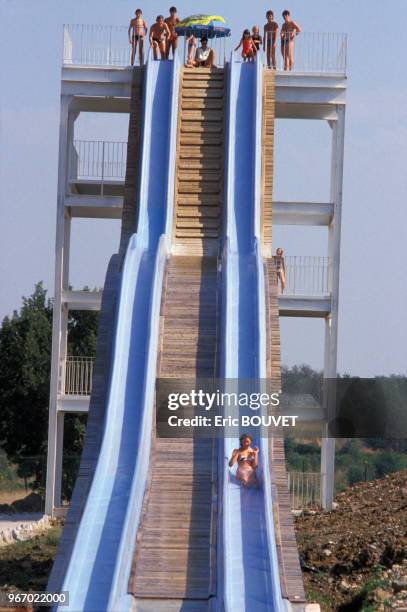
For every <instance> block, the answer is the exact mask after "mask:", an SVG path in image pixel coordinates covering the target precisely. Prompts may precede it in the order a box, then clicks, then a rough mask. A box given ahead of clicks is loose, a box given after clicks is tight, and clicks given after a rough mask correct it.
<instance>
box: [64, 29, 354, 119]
mask: <svg viewBox="0 0 407 612" xmlns="http://www.w3.org/2000/svg"><path fill="white" fill-rule="evenodd" d="M230 40H231V39H213V40H210V43H209V44H210V46H212V47H213V48H214V50H215V62H216V66H217V67H219V68H223V67H224V65H225V63H226V62H227V61H229V58H230V57H231V54H230V49H229V47H231V46H232V45H231V43H230ZM198 44H199V43H198ZM149 46H150V45H149V41H148V37H146V40H145V44H144V57H145V58H146V57H147V54H148V51H149ZM130 51H131V47H130V45H129V42H128V35H127V28H126V27H122V26H95V25H65V26H64V45H63V58H62V88H61V93H62V95H68V96H74V97H75V98H76V99H75V100H74V101H73V103H72V106H71V110H77V111H78V112H81V111H85V112H86V111H90V112H128V110H129V103H130V89H131V81H132V74H133V70H134V69H136V70H137V69H140V66H135V67H132V66H130ZM178 53H180V55H181V58H186V48H185V39H180V45H179V49H178ZM276 55H277V71H276V117H277V118H298V119H301V118H304V119H322V120H328V121H330V120H333V121H334V120H335V119H336V116H337V113H336V110H335V106H337V105H344V104H345V103H346V67H347V35H346V34H335V33H312V32H301V34H299V35H298V36H297V38H296V41H295V53H294V60H295V62H294V69H293V70H292V71H290V72H289V71H284V70H282V59H283V58H282V56H281V52H280V46H279V44H277V49H276ZM234 57H235V58H236V60H237V61H241V58H240V55H238V54H235V56H234ZM258 61H262V62H264V61H265V57H264V55H263V53H260V54H259V56H258ZM265 69H267V66H265Z"/></svg>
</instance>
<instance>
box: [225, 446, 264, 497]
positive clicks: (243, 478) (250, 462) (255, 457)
mask: <svg viewBox="0 0 407 612" xmlns="http://www.w3.org/2000/svg"><path fill="white" fill-rule="evenodd" d="M252 442H253V438H252V437H251V436H249V435H248V434H243V435H242V436H240V448H235V449H234V451H233V452H232V457H231V458H230V461H229V466H230V467H233V466H234V464H235V463H236V462H238V468H237V472H236V478H237V479H238V480H240V482H241V483H242V485H245V486H256V485H257V478H256V468H257V466H258V462H259V449H258V448H257V446H255V447H254V448H252V447H251V446H250V445H251V443H252Z"/></svg>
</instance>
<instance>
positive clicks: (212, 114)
mask: <svg viewBox="0 0 407 612" xmlns="http://www.w3.org/2000/svg"><path fill="white" fill-rule="evenodd" d="M181 120H182V121H218V122H219V123H222V124H223V112H221V111H219V110H208V109H201V110H182V112H181Z"/></svg>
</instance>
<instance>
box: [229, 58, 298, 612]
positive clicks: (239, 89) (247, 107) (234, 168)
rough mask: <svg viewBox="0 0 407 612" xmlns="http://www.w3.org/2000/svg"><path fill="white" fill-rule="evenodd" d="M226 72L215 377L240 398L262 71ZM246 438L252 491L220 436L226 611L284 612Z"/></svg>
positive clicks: (261, 324)
mask: <svg viewBox="0 0 407 612" xmlns="http://www.w3.org/2000/svg"><path fill="white" fill-rule="evenodd" d="M229 71H230V73H229V90H228V112H227V121H228V124H227V153H226V158H227V159H226V164H227V177H226V194H225V195H226V209H225V224H224V226H225V237H224V238H225V240H224V249H223V255H222V283H223V303H222V335H221V337H222V350H221V376H222V377H223V378H224V379H225V384H226V389H225V390H226V391H229V392H243V390H244V391H247V389H248V388H249V386H250V385H252V388H253V389H254V388H256V391H262V390H263V389H262V387H263V386H264V384H265V379H266V376H267V370H266V298H265V278H264V267H263V261H262V257H261V253H260V189H261V129H262V65H261V62H260V61H259V62H256V63H249V62H245V63H242V62H236V61H234V56H233V55H232V58H231V62H230V64H229ZM264 390H265V389H264ZM234 410H235V412H236V416H237V415H238V414H240V415H241V414H242V409H241V407H238V406H237V407H236V408H235V409H234ZM248 413H251V414H253V413H252V412H251V411H250V410H248ZM245 432H247V433H250V434H251V435H252V436H253V438H254V441H255V444H257V445H258V447H259V467H258V469H257V475H258V483H259V486H258V488H245V487H243V486H242V485H241V484H239V482H238V481H237V480H236V478H235V476H234V474H233V471H232V470H231V468H229V465H228V459H229V458H230V456H231V454H232V451H233V449H234V448H238V447H239V439H238V437H236V438H224V439H223V440H222V451H221V453H220V457H221V459H220V461H221V463H222V465H221V479H220V482H221V490H220V504H221V516H222V520H221V534H220V535H221V537H220V542H221V543H222V549H223V551H222V555H223V558H222V564H221V584H222V590H223V601H224V609H225V611H226V612H232V611H233V612H235V611H236V610H239V612H249V611H250V612H251V611H253V610H256V612H263V611H264V612H271V611H278V612H282V611H284V610H287V605H286V602H285V600H283V598H282V595H281V586H280V578H279V568H278V559H277V549H276V541H275V531H274V523H273V508H272V499H271V480H270V466H269V455H268V440H267V437H266V435H265V436H262V432H261V430H260V429H257V428H245ZM239 433H240V434H241V433H243V431H242V430H240V432H239Z"/></svg>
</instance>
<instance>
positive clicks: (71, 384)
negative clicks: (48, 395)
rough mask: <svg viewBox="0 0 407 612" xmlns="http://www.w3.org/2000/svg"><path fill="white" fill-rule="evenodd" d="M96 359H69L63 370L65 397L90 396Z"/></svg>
mask: <svg viewBox="0 0 407 612" xmlns="http://www.w3.org/2000/svg"><path fill="white" fill-rule="evenodd" d="M94 363H95V359H94V357H68V358H67V359H66V361H65V363H64V364H63V368H62V377H61V378H62V390H63V391H62V392H63V394H64V395H90V394H91V393H92V378H93V367H94Z"/></svg>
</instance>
